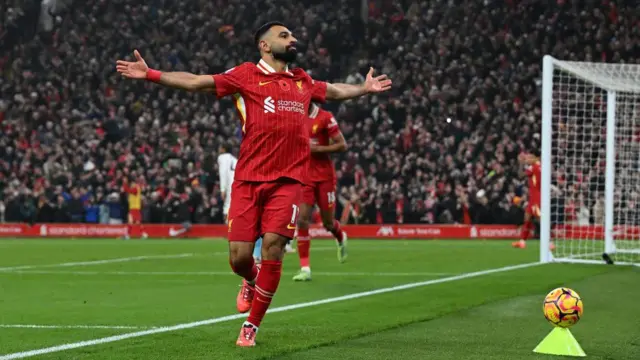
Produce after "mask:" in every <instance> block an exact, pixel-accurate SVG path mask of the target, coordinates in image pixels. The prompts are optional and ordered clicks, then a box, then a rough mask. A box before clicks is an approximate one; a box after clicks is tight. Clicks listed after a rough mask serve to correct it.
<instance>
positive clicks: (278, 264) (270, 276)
mask: <svg viewBox="0 0 640 360" xmlns="http://www.w3.org/2000/svg"><path fill="white" fill-rule="evenodd" d="M281 275H282V261H277V260H262V266H261V268H260V274H258V279H257V280H256V293H255V297H254V298H253V304H252V306H251V312H250V313H249V317H248V318H247V321H248V322H250V323H251V324H253V325H255V326H260V323H261V322H262V318H264V314H266V313H267V309H269V305H271V299H272V298H273V295H275V293H276V290H277V289H278V284H280V276H281Z"/></svg>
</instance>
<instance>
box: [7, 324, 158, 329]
mask: <svg viewBox="0 0 640 360" xmlns="http://www.w3.org/2000/svg"><path fill="white" fill-rule="evenodd" d="M0 328H5V329H113V330H117V329H128V330H135V329H155V328H156V326H126V325H32V324H0Z"/></svg>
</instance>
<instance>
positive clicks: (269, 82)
mask: <svg viewBox="0 0 640 360" xmlns="http://www.w3.org/2000/svg"><path fill="white" fill-rule="evenodd" d="M272 82H273V81H260V82H259V83H258V85H260V86H265V85H267V84H271V83H272Z"/></svg>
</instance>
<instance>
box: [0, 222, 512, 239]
mask: <svg viewBox="0 0 640 360" xmlns="http://www.w3.org/2000/svg"><path fill="white" fill-rule="evenodd" d="M181 228H182V227H181V226H180V225H171V224H161V225H159V224H147V225H144V226H143V227H140V226H139V225H132V227H131V234H129V235H131V236H132V237H138V236H139V235H140V234H141V233H142V231H144V232H145V233H146V234H147V235H148V236H149V237H150V238H170V237H174V236H176V235H175V234H176V233H177V232H178V231H179V230H180V229H181ZM344 230H345V231H346V232H347V233H348V234H349V237H350V238H352V239H353V238H358V239H517V238H518V237H519V236H520V230H519V229H518V227H516V226H512V225H345V226H344ZM128 231H129V226H128V225H98V224H34V225H31V226H30V225H27V224H0V237H32V238H36V237H52V238H119V237H122V236H125V235H127V232H128ZM310 234H311V236H312V237H314V238H319V239H330V238H332V235H331V233H329V232H328V231H326V230H325V229H324V228H323V227H322V226H320V225H312V227H311V229H310ZM226 236H227V226H226V225H193V226H192V227H191V228H190V229H189V231H188V232H186V233H184V234H180V235H178V237H181V238H225V237H226Z"/></svg>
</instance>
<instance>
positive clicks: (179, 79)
mask: <svg viewBox="0 0 640 360" xmlns="http://www.w3.org/2000/svg"><path fill="white" fill-rule="evenodd" d="M146 79H147V80H149V81H153V82H156V83H158V84H161V85H164V86H169V87H173V88H176V89H183V90H187V91H215V90H216V87H215V86H216V84H215V81H214V80H213V76H211V75H196V74H192V73H188V72H161V71H158V70H153V69H149V71H147V75H146Z"/></svg>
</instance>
